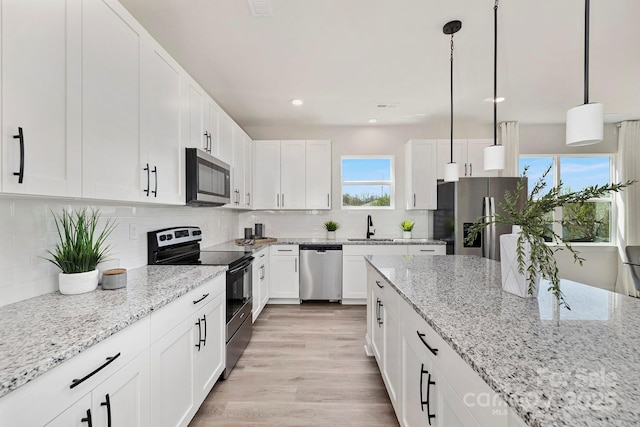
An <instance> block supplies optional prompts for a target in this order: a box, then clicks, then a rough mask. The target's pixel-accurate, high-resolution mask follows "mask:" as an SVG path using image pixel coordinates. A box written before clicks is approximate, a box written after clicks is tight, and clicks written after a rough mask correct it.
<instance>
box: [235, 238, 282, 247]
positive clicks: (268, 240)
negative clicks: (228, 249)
mask: <svg viewBox="0 0 640 427" xmlns="http://www.w3.org/2000/svg"><path fill="white" fill-rule="evenodd" d="M243 241H244V239H236V243H242V242H243ZM277 241H278V239H277V238H275V237H263V238H261V239H255V240H254V242H253V244H254V245H261V244H263V243H272V242H277Z"/></svg>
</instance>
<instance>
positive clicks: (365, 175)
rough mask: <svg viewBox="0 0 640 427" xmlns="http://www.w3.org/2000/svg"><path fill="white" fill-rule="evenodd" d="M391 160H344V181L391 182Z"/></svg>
mask: <svg viewBox="0 0 640 427" xmlns="http://www.w3.org/2000/svg"><path fill="white" fill-rule="evenodd" d="M390 179H391V160H390V159H342V180H343V181H378V180H382V181H389V180H390Z"/></svg>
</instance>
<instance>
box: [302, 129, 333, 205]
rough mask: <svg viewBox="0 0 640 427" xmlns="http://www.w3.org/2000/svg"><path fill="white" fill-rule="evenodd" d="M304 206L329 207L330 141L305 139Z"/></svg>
mask: <svg viewBox="0 0 640 427" xmlns="http://www.w3.org/2000/svg"><path fill="white" fill-rule="evenodd" d="M305 158H306V161H305V168H306V172H305V175H306V176H305V184H306V187H305V198H306V203H305V207H306V208H307V209H331V141H307V142H306V152H305Z"/></svg>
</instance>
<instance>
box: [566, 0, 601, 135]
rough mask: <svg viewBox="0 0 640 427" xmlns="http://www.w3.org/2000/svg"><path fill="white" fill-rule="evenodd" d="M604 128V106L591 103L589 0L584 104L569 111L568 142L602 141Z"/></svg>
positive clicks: (585, 48)
mask: <svg viewBox="0 0 640 427" xmlns="http://www.w3.org/2000/svg"><path fill="white" fill-rule="evenodd" d="M603 128H604V106H603V105H602V104H600V103H592V104H590V103H589V0H585V2H584V104H583V105H579V106H577V107H574V108H572V109H570V110H569V111H567V124H566V130H567V134H566V142H567V145H568V146H571V147H579V146H581V145H591V144H596V143H598V142H601V141H602V139H603Z"/></svg>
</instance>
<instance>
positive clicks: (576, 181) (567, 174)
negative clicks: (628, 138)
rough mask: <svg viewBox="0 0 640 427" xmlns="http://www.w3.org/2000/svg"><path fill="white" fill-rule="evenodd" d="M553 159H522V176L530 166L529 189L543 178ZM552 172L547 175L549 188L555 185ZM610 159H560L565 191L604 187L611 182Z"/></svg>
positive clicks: (606, 157)
mask: <svg viewBox="0 0 640 427" xmlns="http://www.w3.org/2000/svg"><path fill="white" fill-rule="evenodd" d="M552 161H553V158H551V157H527V158H525V157H521V158H520V174H522V172H523V170H524V166H525V165H529V171H528V172H527V176H528V177H529V187H531V186H532V185H533V184H534V183H535V182H536V181H537V180H538V179H539V178H540V177H541V176H542V173H543V172H544V171H545V170H546V168H547V167H548V166H549V165H550V164H551V163H552ZM553 173H554V171H553V170H552V171H551V172H550V173H549V175H547V178H546V182H547V188H550V187H551V185H552V184H553ZM610 174H611V172H610V164H609V157H608V156H604V157H561V158H560V179H561V180H562V186H563V188H565V189H571V190H572V191H579V190H582V189H583V188H585V187H586V186H589V185H604V184H606V183H608V182H609V180H610Z"/></svg>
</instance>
